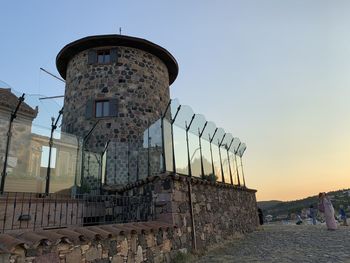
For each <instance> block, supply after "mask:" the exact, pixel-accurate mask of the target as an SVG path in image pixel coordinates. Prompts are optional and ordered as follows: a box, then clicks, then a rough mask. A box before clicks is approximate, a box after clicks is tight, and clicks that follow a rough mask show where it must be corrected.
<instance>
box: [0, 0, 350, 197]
mask: <svg viewBox="0 0 350 263" xmlns="http://www.w3.org/2000/svg"><path fill="white" fill-rule="evenodd" d="M349 13H350V1H338V0H334V1H322V0H307V1H305V0H293V1H291V0H284V1H280V0H256V1H252V0H241V1H234V0H227V1H222V0H217V1H203V0H201V1H199V0H198V1H179V0H177V1H170V0H169V1H164V0H159V1H152V0H149V1H116V0H114V1H103V0H101V1H88V0H85V1H78V0H75V1H72V0H70V1H62V0H61V1H44V0H42V1H34V0H31V1H24V0H23V1H16V0H0V80H2V81H5V82H7V83H8V84H9V85H10V86H11V87H13V88H14V89H16V90H18V91H20V92H26V93H32V94H39V93H40V94H44V95H57V94H63V91H64V84H63V83H62V84H61V83H59V82H58V81H56V80H55V79H52V78H51V77H49V76H47V75H46V74H45V73H42V72H40V71H39V68H40V67H44V68H46V69H47V70H49V71H51V72H53V73H55V74H58V73H57V70H56V67H55V57H56V55H57V53H58V52H59V50H60V49H61V48H62V47H63V46H64V45H66V44H67V43H69V42H71V41H73V40H76V39H79V38H81V37H85V36H88V35H98V34H111V33H112V34H113V33H118V32H119V27H122V33H123V34H126V35H131V36H136V37H141V38H145V39H148V40H150V41H152V42H155V43H157V44H159V45H161V46H163V47H165V48H166V49H168V50H169V51H170V52H171V53H172V54H173V55H174V57H175V58H176V59H177V61H178V63H179V66H180V72H179V76H178V78H177V80H176V81H175V83H174V84H173V85H172V86H171V96H172V97H173V98H179V100H180V101H181V102H182V103H183V104H188V105H191V107H192V108H193V110H194V111H195V112H196V113H202V114H204V115H205V116H206V118H207V119H208V120H212V121H214V122H215V123H216V124H217V126H221V127H223V128H224V129H225V130H226V131H227V132H231V133H232V134H233V135H234V136H237V137H239V138H240V139H241V140H242V141H244V142H246V144H247V146H248V148H247V151H246V153H245V156H244V158H243V162H244V165H245V174H246V181H247V185H248V186H249V187H251V188H255V189H257V190H258V193H257V198H258V200H270V199H279V200H290V199H298V198H302V197H305V196H309V195H314V194H317V193H318V192H320V191H329V190H336V189H341V188H349V187H350V118H349V117H350V103H349V99H350V74H349V70H350V34H349V28H350V16H349Z"/></svg>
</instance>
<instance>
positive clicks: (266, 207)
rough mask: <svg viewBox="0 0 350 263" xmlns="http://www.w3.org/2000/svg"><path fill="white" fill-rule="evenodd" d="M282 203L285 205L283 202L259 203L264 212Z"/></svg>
mask: <svg viewBox="0 0 350 263" xmlns="http://www.w3.org/2000/svg"><path fill="white" fill-rule="evenodd" d="M280 203H283V201H278V200H271V201H261V202H258V207H260V208H261V209H262V210H266V209H269V208H271V207H273V206H275V205H277V204H280Z"/></svg>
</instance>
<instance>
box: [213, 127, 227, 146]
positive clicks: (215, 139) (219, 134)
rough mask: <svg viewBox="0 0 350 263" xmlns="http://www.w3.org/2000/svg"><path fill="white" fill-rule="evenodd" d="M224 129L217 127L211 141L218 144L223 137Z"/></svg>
mask: <svg viewBox="0 0 350 263" xmlns="http://www.w3.org/2000/svg"><path fill="white" fill-rule="evenodd" d="M224 135H225V131H224V129H223V128H218V129H217V131H216V133H215V134H214V137H213V138H212V140H213V141H212V143H214V144H216V145H219V144H220V143H221V141H222V139H223V138H224Z"/></svg>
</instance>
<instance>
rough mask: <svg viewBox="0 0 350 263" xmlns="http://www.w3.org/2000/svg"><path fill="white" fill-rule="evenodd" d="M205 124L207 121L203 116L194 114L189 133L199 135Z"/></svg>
mask: <svg viewBox="0 0 350 263" xmlns="http://www.w3.org/2000/svg"><path fill="white" fill-rule="evenodd" d="M206 122H207V121H206V119H205V117H204V116H203V115H201V114H196V115H195V117H194V119H193V122H192V125H191V127H190V130H189V131H190V132H191V133H193V134H195V135H199V133H200V132H202V131H203V128H204V125H205V123H206Z"/></svg>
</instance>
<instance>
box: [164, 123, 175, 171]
mask: <svg viewBox="0 0 350 263" xmlns="http://www.w3.org/2000/svg"><path fill="white" fill-rule="evenodd" d="M163 125H164V128H163V129H164V131H163V132H164V150H165V153H164V154H165V169H166V171H173V143H172V136H171V124H170V122H169V121H168V120H167V119H165V118H164V120H163Z"/></svg>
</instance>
